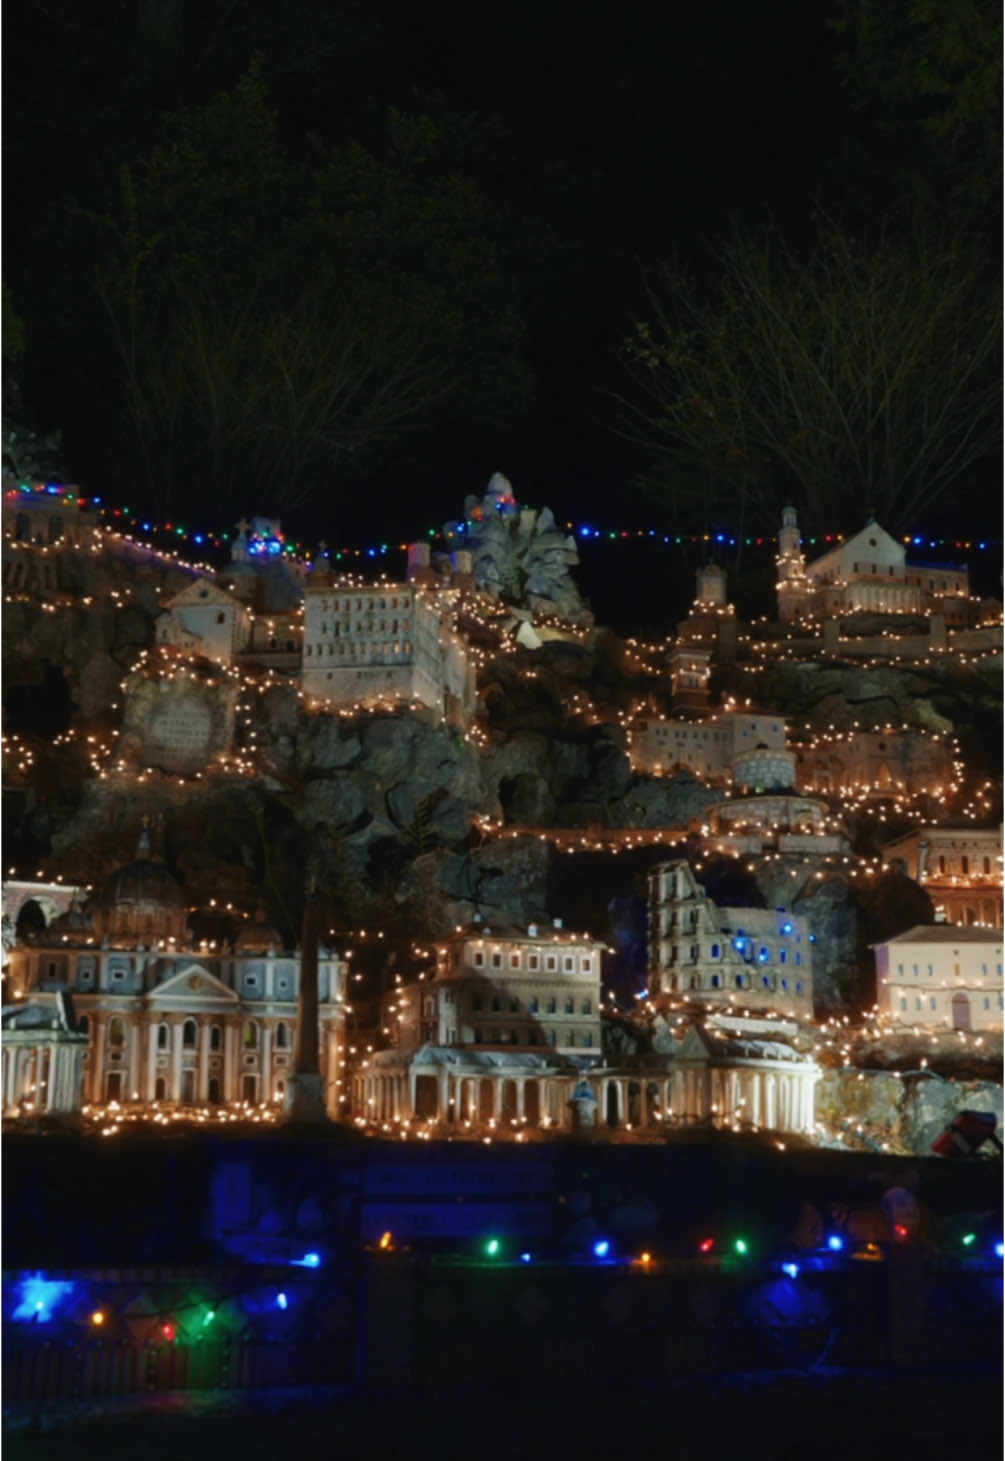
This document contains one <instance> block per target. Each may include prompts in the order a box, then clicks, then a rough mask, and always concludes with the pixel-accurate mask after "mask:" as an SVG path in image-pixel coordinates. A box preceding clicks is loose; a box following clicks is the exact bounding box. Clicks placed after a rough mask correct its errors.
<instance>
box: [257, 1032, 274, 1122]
mask: <svg viewBox="0 0 1005 1461" xmlns="http://www.w3.org/2000/svg"><path fill="white" fill-rule="evenodd" d="M259 1059H260V1061H261V1068H262V1083H261V1085H260V1086H259V1089H258V1096H259V1100H261V1101H264V1102H265V1104H266V1105H268V1104H269V1103H270V1102H271V1100H272V1026H271V1024H270V1023H269V1022H268V1021H267V1020H263V1021H262V1044H261V1049H260V1052H259Z"/></svg>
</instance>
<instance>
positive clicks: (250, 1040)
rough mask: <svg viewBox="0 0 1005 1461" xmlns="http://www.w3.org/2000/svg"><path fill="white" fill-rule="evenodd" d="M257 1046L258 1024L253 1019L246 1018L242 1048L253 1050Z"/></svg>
mask: <svg viewBox="0 0 1005 1461" xmlns="http://www.w3.org/2000/svg"><path fill="white" fill-rule="evenodd" d="M257 1046H258V1026H257V1025H256V1024H255V1022H254V1020H248V1021H247V1023H246V1024H245V1026H244V1048H245V1050H255V1049H257Z"/></svg>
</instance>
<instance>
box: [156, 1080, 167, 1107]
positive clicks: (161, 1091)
mask: <svg viewBox="0 0 1005 1461" xmlns="http://www.w3.org/2000/svg"><path fill="white" fill-rule="evenodd" d="M166 1091H167V1082H166V1081H165V1080H164V1077H163V1076H162V1075H159V1076H158V1077H157V1079H156V1080H155V1081H154V1100H155V1101H163V1099H164V1095H165V1092H166Z"/></svg>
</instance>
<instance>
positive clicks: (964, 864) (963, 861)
mask: <svg viewBox="0 0 1005 1461" xmlns="http://www.w3.org/2000/svg"><path fill="white" fill-rule="evenodd" d="M960 868H961V869H962V871H963V872H964V874H966V873H969V871H970V859H969V857H967V855H966V853H964V855H963V856H962V857H961V858H960Z"/></svg>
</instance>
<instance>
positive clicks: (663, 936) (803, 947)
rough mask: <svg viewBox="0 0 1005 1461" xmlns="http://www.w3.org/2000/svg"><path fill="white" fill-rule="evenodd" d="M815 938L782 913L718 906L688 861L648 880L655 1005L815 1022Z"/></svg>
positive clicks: (663, 867)
mask: <svg viewBox="0 0 1005 1461" xmlns="http://www.w3.org/2000/svg"><path fill="white" fill-rule="evenodd" d="M812 944H813V936H812V934H811V933H810V931H809V926H808V924H807V922H806V919H805V918H801V917H799V916H797V915H796V914H794V913H788V912H786V911H785V910H784V909H777V910H776V909H765V908H720V907H718V905H717V904H715V903H714V902H713V901H712V899H711V898H710V897H709V896H708V894H707V893H706V892H705V890H704V888H703V887H702V886H701V884H700V883H699V882H698V881H697V879H696V878H695V876H694V873H693V872H692V871H691V868H690V865H689V864H688V863H687V862H686V861H685V860H684V859H675V860H673V861H671V862H663V863H659V864H658V865H657V866H656V867H655V868H653V870H652V871H651V872H650V874H649V970H650V974H649V993H650V998H651V999H652V1000H654V1001H665V1000H666V999H670V998H677V999H680V998H684V999H687V1000H689V1001H694V1002H695V1003H701V1004H710V1005H716V1006H718V1005H726V1004H729V1005H733V1006H734V1007H742V1008H744V1009H751V1010H754V1011H756V1010H758V1009H772V1010H779V1011H781V1012H783V1013H785V1014H787V1015H790V1016H792V1017H800V1018H803V1019H810V1018H812V1014H813V950H812Z"/></svg>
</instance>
